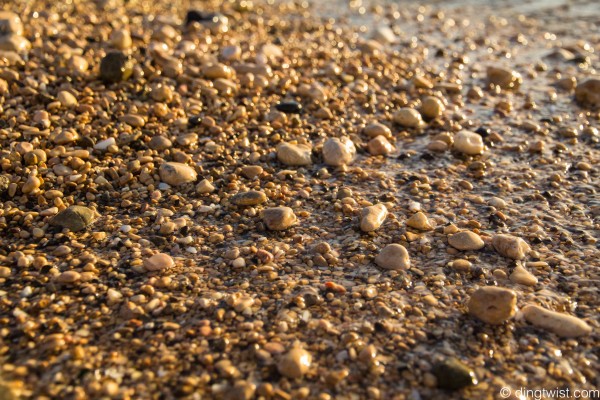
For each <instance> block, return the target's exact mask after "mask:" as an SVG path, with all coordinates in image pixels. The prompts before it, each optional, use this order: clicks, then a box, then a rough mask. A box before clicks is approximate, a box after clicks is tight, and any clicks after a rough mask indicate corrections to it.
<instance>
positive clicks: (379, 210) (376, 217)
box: [360, 203, 388, 232]
mask: <svg viewBox="0 0 600 400" xmlns="http://www.w3.org/2000/svg"><path fill="white" fill-rule="evenodd" d="M387 215H388V210H387V208H386V206H385V205H383V204H381V203H379V204H375V205H374V206H368V207H365V208H363V209H362V211H361V213H360V229H361V230H362V231H363V232H372V231H375V230H377V229H379V227H380V226H381V225H382V224H383V222H384V221H385V219H386V218H387Z"/></svg>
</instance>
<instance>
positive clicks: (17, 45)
mask: <svg viewBox="0 0 600 400" xmlns="http://www.w3.org/2000/svg"><path fill="white" fill-rule="evenodd" d="M30 48H31V43H30V42H29V40H27V39H25V38H24V37H23V36H20V35H15V34H14V33H11V34H8V35H2V36H0V50H4V51H7V52H10V51H14V52H15V53H25V52H27V51H29V49H30Z"/></svg>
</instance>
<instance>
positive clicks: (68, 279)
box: [55, 271, 81, 283]
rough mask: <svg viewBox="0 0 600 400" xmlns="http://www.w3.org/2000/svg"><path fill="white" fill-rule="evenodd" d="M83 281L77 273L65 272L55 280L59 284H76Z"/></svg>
mask: <svg viewBox="0 0 600 400" xmlns="http://www.w3.org/2000/svg"><path fill="white" fill-rule="evenodd" d="M80 279H81V274H80V273H79V272H77V271H65V272H63V273H61V274H60V275H58V276H57V277H56V278H55V281H56V282H58V283H75V282H78V281H79V280H80Z"/></svg>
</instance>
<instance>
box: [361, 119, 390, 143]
mask: <svg viewBox="0 0 600 400" xmlns="http://www.w3.org/2000/svg"><path fill="white" fill-rule="evenodd" d="M363 133H364V134H365V135H367V136H369V137H377V136H384V137H385V138H386V139H392V130H391V129H390V128H388V127H387V126H385V125H384V124H382V123H379V122H372V123H370V124H369V125H367V126H365V127H364V129H363Z"/></svg>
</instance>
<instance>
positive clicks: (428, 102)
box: [421, 96, 446, 119]
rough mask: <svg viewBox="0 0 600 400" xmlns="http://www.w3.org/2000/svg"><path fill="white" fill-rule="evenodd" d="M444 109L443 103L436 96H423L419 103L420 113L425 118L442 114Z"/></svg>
mask: <svg viewBox="0 0 600 400" xmlns="http://www.w3.org/2000/svg"><path fill="white" fill-rule="evenodd" d="M445 109H446V108H445V107H444V103H442V101H441V100H440V99H438V98H437V97H433V96H428V97H425V98H424V99H423V102H422V103H421V114H423V116H424V117H425V118H429V119H435V118H439V117H441V116H442V114H443V113H444V110H445Z"/></svg>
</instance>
